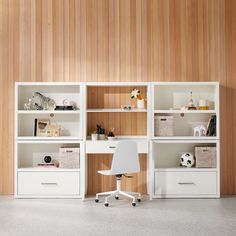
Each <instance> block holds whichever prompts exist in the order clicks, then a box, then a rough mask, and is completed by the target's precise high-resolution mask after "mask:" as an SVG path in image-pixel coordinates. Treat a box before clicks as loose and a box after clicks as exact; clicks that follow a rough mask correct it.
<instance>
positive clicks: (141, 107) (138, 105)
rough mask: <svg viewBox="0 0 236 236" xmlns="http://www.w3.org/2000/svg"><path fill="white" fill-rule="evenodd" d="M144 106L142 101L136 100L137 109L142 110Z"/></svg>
mask: <svg viewBox="0 0 236 236" xmlns="http://www.w3.org/2000/svg"><path fill="white" fill-rule="evenodd" d="M144 106H145V103H144V99H137V108H138V109H144Z"/></svg>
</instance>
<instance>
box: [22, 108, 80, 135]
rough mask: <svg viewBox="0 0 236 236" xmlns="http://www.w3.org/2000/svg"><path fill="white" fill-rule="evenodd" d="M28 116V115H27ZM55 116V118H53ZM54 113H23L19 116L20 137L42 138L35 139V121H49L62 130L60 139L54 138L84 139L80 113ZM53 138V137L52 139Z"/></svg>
mask: <svg viewBox="0 0 236 236" xmlns="http://www.w3.org/2000/svg"><path fill="white" fill-rule="evenodd" d="M25 114H27V115H25ZM51 114H53V116H51ZM68 114H69V113H64V112H63V113H62V112H60V113H53V112H48V111H46V112H43V113H41V112H38V113H34V112H30V113H23V114H19V115H18V133H17V136H18V137H22V138H24V137H26V138H28V137H31V136H32V138H37V139H38V138H41V137H34V131H35V119H38V120H44V119H46V120H48V121H50V123H51V124H54V125H58V126H60V128H61V131H60V136H59V137H52V138H53V139H55V138H61V139H64V138H70V137H75V138H77V137H82V132H81V129H82V127H81V121H80V118H81V115H80V114H79V113H74V115H72V114H73V113H71V114H70V115H68ZM46 138H48V137H46ZM50 138H51V137H50Z"/></svg>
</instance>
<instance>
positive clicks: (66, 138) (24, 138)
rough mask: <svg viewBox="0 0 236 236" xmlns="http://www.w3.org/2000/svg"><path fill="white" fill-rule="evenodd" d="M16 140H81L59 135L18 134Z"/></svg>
mask: <svg viewBox="0 0 236 236" xmlns="http://www.w3.org/2000/svg"><path fill="white" fill-rule="evenodd" d="M17 140H19V141H20V140H29V141H30V140H32V141H40V140H42V141H50V140H78V141H79V140H81V138H80V137H73V136H60V137H37V136H19V137H17Z"/></svg>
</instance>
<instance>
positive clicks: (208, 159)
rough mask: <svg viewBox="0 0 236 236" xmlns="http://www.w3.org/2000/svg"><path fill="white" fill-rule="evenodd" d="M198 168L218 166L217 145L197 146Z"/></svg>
mask: <svg viewBox="0 0 236 236" xmlns="http://www.w3.org/2000/svg"><path fill="white" fill-rule="evenodd" d="M195 158H196V167H197V168H216V147H195Z"/></svg>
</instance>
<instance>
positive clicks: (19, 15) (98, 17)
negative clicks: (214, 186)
mask: <svg viewBox="0 0 236 236" xmlns="http://www.w3.org/2000/svg"><path fill="white" fill-rule="evenodd" d="M0 13H1V14H0V36H1V37H0V98H1V99H0V105H1V106H0V130H1V135H0V150H1V153H0V193H3V194H9V193H12V191H13V137H14V136H13V101H14V100H13V97H14V96H13V88H14V81H215V80H216V81H220V84H221V85H222V89H221V127H222V128H221V140H222V145H221V186H222V187H221V188H222V189H221V190H222V191H221V192H222V193H223V194H235V193H236V159H235V155H236V146H235V145H234V142H235V139H236V128H235V127H236V126H235V125H234V124H235V122H236V114H235V113H236V108H235V107H236V92H235V89H236V82H235V77H236V65H235V63H236V46H235V45H236V44H235V41H236V2H235V1H234V0H119V1H117V0H70V1H67V0H0ZM102 93H103V92H102ZM111 93H112V91H111ZM98 96H99V94H96V96H95V98H96V99H97V97H98ZM100 102H102V101H100ZM122 102H124V101H123V100H122V99H121V98H120V97H117V96H114V97H112V98H111V99H110V100H109V102H108V103H107V104H106V106H113V105H114V104H115V106H119V105H120V104H121V103H122ZM98 105H102V103H101V104H98ZM92 116H94V117H93V119H101V120H103V121H104V123H107V124H108V126H110V125H113V122H114V123H115V124H116V125H117V132H118V133H122V132H123V130H122V129H123V127H122V125H121V124H122V123H123V122H124V121H127V124H128V123H129V122H128V120H129V119H130V117H129V115H127V114H124V115H122V116H117V115H112V114H110V116H107V115H102V114H100V115H99V116H98V115H95V114H93V115H92ZM141 120H142V116H137V118H135V119H134V122H132V124H130V128H127V129H126V131H125V132H128V131H129V132H132V133H135V132H137V133H142V130H143V129H144V128H141V129H139V128H138V126H140V123H141ZM109 122H110V123H109ZM90 125H91V126H92V125H93V122H92V121H91V124H90ZM141 126H142V127H144V125H143V124H142V125H141ZM102 158H104V163H105V164H104V165H107V164H109V160H110V159H108V160H107V157H102ZM91 159H92V158H91ZM99 160H100V159H99V157H94V156H93V159H92V162H90V163H92V164H91V171H92V172H94V171H96V169H98V168H100V167H102V166H100V164H99ZM139 178H141V179H142V176H138V177H137V179H139ZM141 179H139V180H137V181H141ZM94 181H95V183H97V182H96V180H94ZM95 183H94V184H95ZM133 183H134V182H133ZM106 184H107V182H106V181H105V180H101V187H103V186H105V185H106ZM113 184H114V180H109V186H113ZM98 185H99V183H98ZM128 185H129V184H128V183H127V186H128Z"/></svg>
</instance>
